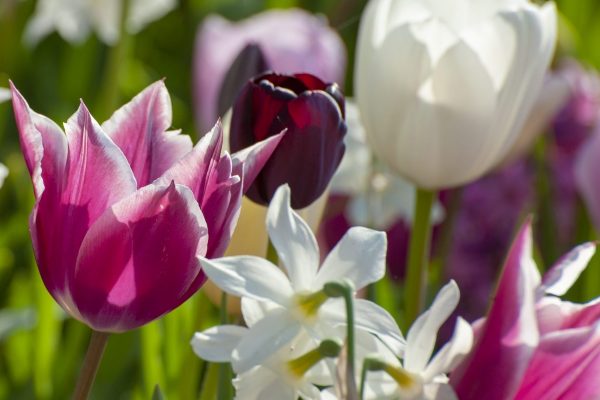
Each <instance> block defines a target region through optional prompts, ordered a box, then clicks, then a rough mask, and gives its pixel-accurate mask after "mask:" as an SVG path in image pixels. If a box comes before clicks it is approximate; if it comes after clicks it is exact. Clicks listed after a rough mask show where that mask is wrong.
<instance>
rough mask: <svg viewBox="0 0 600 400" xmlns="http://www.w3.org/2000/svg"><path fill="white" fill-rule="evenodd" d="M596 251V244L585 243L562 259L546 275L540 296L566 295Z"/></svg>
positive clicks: (540, 289)
mask: <svg viewBox="0 0 600 400" xmlns="http://www.w3.org/2000/svg"><path fill="white" fill-rule="evenodd" d="M595 251H596V244H594V243H584V244H582V245H579V246H577V247H575V248H574V249H573V250H571V251H570V252H568V253H567V254H566V255H564V256H563V257H561V258H560V259H559V260H558V261H557V262H556V263H555V264H554V266H553V267H552V268H551V269H550V270H549V271H548V272H546V273H545V274H544V278H543V279H542V285H541V286H540V288H539V290H538V292H539V293H538V295H539V296H543V295H544V294H545V293H548V294H552V295H555V296H562V295H564V294H565V293H566V292H567V291H568V290H569V289H570V288H571V286H573V284H574V283H575V281H576V280H577V278H578V277H579V275H580V274H581V273H582V272H583V270H584V269H585V268H586V267H587V265H588V262H589V261H590V259H591V258H592V256H593V255H594V253H595Z"/></svg>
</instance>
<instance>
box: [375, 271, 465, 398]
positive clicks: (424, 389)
mask: <svg viewBox="0 0 600 400" xmlns="http://www.w3.org/2000/svg"><path fill="white" fill-rule="evenodd" d="M459 297H460V293H459V290H458V286H457V285H456V283H455V282H454V281H450V282H449V283H448V284H446V286H444V287H443V288H442V289H441V290H440V292H439V293H438V294H437V296H436V297H435V299H434V301H433V304H432V305H431V307H430V308H429V309H428V310H427V311H425V312H424V313H423V314H421V315H420V316H419V318H417V320H416V321H415V322H414V323H413V325H412V326H411V328H410V329H409V331H408V334H407V336H406V347H405V349H404V355H403V356H401V358H402V362H400V361H398V362H397V364H396V365H393V364H392V365H391V366H392V367H395V368H396V369H397V371H401V372H400V374H402V377H403V379H404V381H403V382H402V384H398V385H396V386H395V388H394V392H393V393H388V394H387V396H389V397H385V398H398V397H400V398H409V399H423V400H434V399H435V400H454V399H457V397H456V395H455V393H454V391H453V389H452V387H451V386H450V385H449V384H448V378H447V376H446V373H448V372H450V371H451V370H452V369H453V368H455V367H456V365H457V364H458V363H459V362H460V361H461V360H462V358H463V357H464V356H466V355H467V353H468V352H469V351H470V350H471V347H472V345H473V331H472V329H471V326H470V325H469V324H468V323H467V322H466V321H465V320H463V319H462V318H460V317H459V318H458V319H457V320H456V326H455V328H454V334H453V335H452V338H451V339H450V341H449V342H448V343H446V344H445V345H444V346H443V347H442V348H441V349H440V350H439V351H438V352H437V353H436V354H435V355H434V356H433V357H432V353H433V350H434V347H435V341H436V337H437V333H438V330H439V329H440V327H441V326H442V324H443V323H444V322H445V321H446V320H447V319H448V317H449V316H450V315H451V314H452V312H453V311H454V309H455V308H456V305H457V304H458V300H459ZM386 362H387V361H386ZM385 374H386V372H383V371H378V372H374V373H370V374H369V377H368V378H367V381H372V380H374V381H375V382H378V381H382V382H385V381H386V377H385Z"/></svg>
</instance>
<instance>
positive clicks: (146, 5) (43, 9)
mask: <svg viewBox="0 0 600 400" xmlns="http://www.w3.org/2000/svg"><path fill="white" fill-rule="evenodd" d="M123 1H124V0H103V1H97V0H38V3H37V7H36V9H35V14H34V15H33V17H32V18H31V20H30V21H29V22H28V24H27V27H26V29H25V41H26V42H27V43H29V44H31V45H35V44H37V43H38V42H39V41H40V40H41V39H43V38H44V37H45V36H47V35H48V34H50V33H51V32H52V31H54V30H56V31H57V32H58V33H59V34H60V36H62V38H63V39H65V40H66V41H68V42H71V43H80V42H82V41H83V40H85V39H86V38H87V36H88V35H89V32H90V30H95V31H96V32H97V33H98V36H99V37H100V39H101V40H102V41H103V42H104V43H106V44H109V45H111V44H114V43H115V42H116V41H117V40H118V39H119V27H120V23H121V22H120V21H121V12H122V8H123ZM176 5H177V0H131V1H130V4H129V10H128V14H127V23H126V28H127V31H128V32H130V33H137V32H139V31H140V30H142V28H144V27H145V26H146V25H148V24H149V23H150V22H152V21H155V20H157V19H160V18H161V17H162V16H164V15H165V14H167V13H168V12H169V11H171V10H172V9H173V8H175V6H176Z"/></svg>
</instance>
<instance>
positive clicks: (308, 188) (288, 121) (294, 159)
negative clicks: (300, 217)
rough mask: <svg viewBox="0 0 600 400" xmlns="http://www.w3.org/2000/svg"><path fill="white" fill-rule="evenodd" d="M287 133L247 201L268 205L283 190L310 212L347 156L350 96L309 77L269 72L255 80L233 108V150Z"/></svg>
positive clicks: (248, 194) (331, 85) (256, 181)
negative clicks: (286, 187)
mask: <svg viewBox="0 0 600 400" xmlns="http://www.w3.org/2000/svg"><path fill="white" fill-rule="evenodd" d="M284 130H285V133H284V134H283V138H282V139H281V142H280V143H279V145H278V146H277V149H276V150H275V151H274V152H273V154H272V156H271V158H270V159H269V160H268V161H267V164H266V165H265V167H264V168H263V170H262V171H261V172H260V174H259V175H258V176H257V178H256V180H255V182H254V183H253V185H252V186H251V187H250V189H249V190H248V192H247V193H246V194H247V196H248V197H249V198H250V199H251V200H253V201H255V202H257V203H259V204H263V205H266V204H268V203H269V202H270V201H271V199H272V198H273V195H274V194H275V191H276V190H277V188H278V187H279V186H281V185H282V184H284V183H287V184H288V185H289V186H290V188H291V190H292V207H293V208H294V209H299V208H304V207H306V206H308V205H309V204H311V203H312V202H314V201H315V200H316V199H317V198H318V197H319V196H320V195H321V194H323V192H324V191H325V189H326V188H327V185H328V184H329V181H330V180H331V177H332V176H333V173H334V172H335V170H336V168H337V167H338V165H339V164H340V162H341V159H342V156H343V155H344V148H345V147H344V140H343V139H344V135H345V134H346V123H345V122H344V97H343V95H342V93H341V91H340V90H339V88H338V86H337V85H336V84H325V83H323V82H322V81H321V80H320V79H319V78H317V77H315V76H313V75H309V74H298V75H290V76H287V75H278V74H274V73H268V74H264V75H261V76H258V77H256V78H254V79H253V80H251V81H249V82H248V83H247V84H246V86H245V87H244V88H243V90H242V92H241V93H240V95H239V97H238V99H237V100H236V103H235V105H234V107H233V113H232V117H231V132H230V138H229V140H230V148H231V150H232V151H237V150H239V149H243V148H245V147H248V146H251V145H253V144H255V143H257V142H259V141H262V140H264V139H266V138H268V137H271V136H273V135H276V134H278V133H280V132H282V131H284Z"/></svg>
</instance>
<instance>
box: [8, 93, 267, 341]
mask: <svg viewBox="0 0 600 400" xmlns="http://www.w3.org/2000/svg"><path fill="white" fill-rule="evenodd" d="M12 94H13V107H14V111H15V118H16V121H17V127H18V130H19V134H20V141H21V147H22V149H23V154H24V156H25V161H26V164H27V167H28V169H29V172H30V174H31V178H32V181H33V187H34V194H35V199H36V202H35V206H34V209H33V212H32V214H31V218H30V231H31V238H32V242H33V250H34V254H35V257H36V261H37V264H38V267H39V270H40V274H41V276H42V280H43V281H44V284H45V285H46V288H47V289H48V291H49V292H50V293H51V295H52V296H53V297H54V299H55V300H56V301H57V302H58V303H59V304H60V305H61V306H62V308H63V309H64V310H65V311H67V312H68V313H69V314H71V315H72V316H73V317H75V318H77V319H78V320H80V321H82V322H83V323H85V324H87V325H89V326H90V327H91V328H92V329H94V330H97V331H103V332H122V331H126V330H130V329H134V328H137V327H139V326H141V325H144V324H146V323H148V322H150V321H152V320H153V319H156V318H158V317H160V316H161V315H163V314H165V313H167V312H169V311H170V310H172V309H174V308H175V307H177V306H178V305H180V304H181V303H182V302H184V301H185V300H186V299H187V298H189V297H190V296H191V295H192V294H193V293H194V292H195V291H196V290H197V289H198V288H199V287H200V286H201V285H202V283H203V282H204V281H205V279H206V277H205V275H204V273H203V272H202V270H201V267H200V264H199V263H198V257H199V256H209V257H211V256H219V255H221V254H222V253H223V251H224V247H225V246H226V244H227V243H228V241H229V239H230V236H231V231H232V230H233V226H234V225H235V222H236V220H237V215H238V213H239V207H240V201H241V194H242V192H243V189H244V186H247V185H246V183H248V182H250V181H252V179H253V177H254V176H256V174H257V170H258V169H260V168H261V167H262V165H264V162H265V161H266V159H267V158H268V156H269V155H270V153H271V151H272V150H273V148H274V147H275V145H276V144H277V140H278V139H279V138H277V137H276V138H274V139H273V140H271V141H269V142H264V143H261V144H259V145H257V146H255V147H253V148H251V149H246V150H244V151H243V152H241V153H240V154H238V155H234V156H233V157H231V158H230V157H229V156H227V155H224V156H221V154H220V143H221V142H222V134H221V131H220V126H219V125H218V126H217V127H216V128H215V129H214V130H213V132H211V133H210V134H209V135H207V136H206V137H205V138H204V139H203V140H201V141H200V142H199V143H198V145H196V147H195V148H193V149H192V144H191V141H190V140H189V138H188V137H186V136H180V135H179V134H178V132H172V131H167V128H168V127H169V126H170V124H171V104H170V99H169V95H168V92H167V90H166V88H165V87H164V84H163V83H162V82H157V83H155V84H153V85H151V86H149V87H148V88H147V89H145V90H144V91H142V92H141V93H140V94H139V95H137V96H136V97H135V98H134V99H133V100H132V101H131V102H130V103H128V104H127V105H125V106H123V107H122V108H121V109H119V110H118V111H117V112H115V114H114V115H113V116H112V117H111V118H110V119H109V120H108V121H107V122H105V123H104V124H102V126H100V125H99V124H98V123H97V122H96V121H95V120H94V118H93V117H92V116H91V114H90V113H89V111H88V109H87V108H86V106H85V105H84V104H83V102H82V103H81V106H80V107H79V110H78V111H77V112H76V113H75V114H74V115H73V116H72V117H71V118H70V119H69V120H68V122H67V123H66V124H65V130H66V135H65V133H64V132H63V131H62V130H61V129H60V128H59V127H58V125H56V124H55V123H54V122H52V121H51V120H49V119H48V118H46V117H44V116H43V115H40V114H37V113H36V112H34V111H33V110H31V109H30V108H29V105H28V104H27V102H26V101H25V99H24V98H23V97H22V96H21V94H20V93H19V92H18V91H17V90H16V88H15V87H14V86H12ZM190 163H195V164H194V165H193V166H191V167H189V164H190ZM186 165H187V166H188V168H187V170H186V171H185V173H183V172H181V169H182V168H183V166H186Z"/></svg>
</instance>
